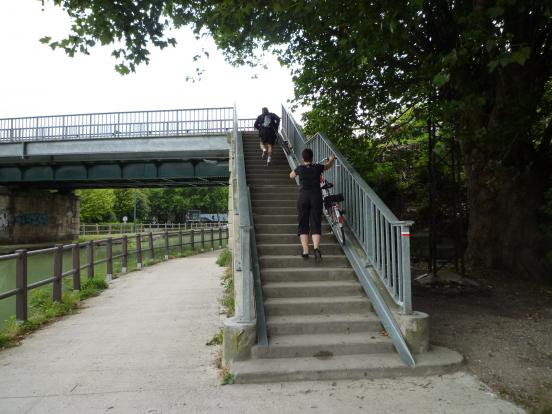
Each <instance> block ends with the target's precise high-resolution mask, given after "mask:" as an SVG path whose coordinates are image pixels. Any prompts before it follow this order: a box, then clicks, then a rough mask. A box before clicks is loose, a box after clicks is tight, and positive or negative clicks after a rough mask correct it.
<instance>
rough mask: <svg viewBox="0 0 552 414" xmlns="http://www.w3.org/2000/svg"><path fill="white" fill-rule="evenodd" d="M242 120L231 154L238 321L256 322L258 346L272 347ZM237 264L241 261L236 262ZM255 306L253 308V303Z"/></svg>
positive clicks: (236, 132)
mask: <svg viewBox="0 0 552 414" xmlns="http://www.w3.org/2000/svg"><path fill="white" fill-rule="evenodd" d="M238 130H239V126H238V119H237V117H235V119H234V129H233V131H232V145H231V150H232V153H233V158H234V164H233V165H234V171H233V174H234V176H235V178H236V191H237V206H236V207H237V211H236V213H237V214H236V216H237V218H238V220H239V251H240V254H239V257H236V255H233V258H234V260H235V262H234V270H238V271H241V275H242V281H241V285H242V294H241V296H240V297H237V298H236V301H237V302H238V301H239V302H240V303H239V306H236V309H238V310H241V314H238V315H237V316H238V318H239V319H240V320H241V321H243V322H251V321H252V320H253V319H255V321H256V324H257V344H258V345H261V346H267V345H268V334H267V328H266V320H265V314H264V303H263V296H262V287H261V275H260V266H259V261H258V255H257V244H256V240H255V228H254V226H253V213H252V210H251V195H250V193H249V187H248V186H247V179H246V175H245V159H244V154H243V141H242V135H241V133H239V131H238ZM236 260H239V261H238V262H236ZM252 298H253V299H254V304H255V306H254V307H253V306H252V303H251V299H252Z"/></svg>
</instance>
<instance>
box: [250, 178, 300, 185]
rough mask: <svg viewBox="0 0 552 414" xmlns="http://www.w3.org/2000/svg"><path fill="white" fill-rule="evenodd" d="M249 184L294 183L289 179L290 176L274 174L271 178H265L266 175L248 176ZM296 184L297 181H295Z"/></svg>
mask: <svg viewBox="0 0 552 414" xmlns="http://www.w3.org/2000/svg"><path fill="white" fill-rule="evenodd" d="M247 184H248V185H251V184H253V185H255V184H270V185H286V184H292V183H291V182H290V180H289V178H287V177H285V176H283V177H282V176H274V177H271V178H268V177H267V178H265V177H260V178H259V177H247ZM293 185H295V183H293Z"/></svg>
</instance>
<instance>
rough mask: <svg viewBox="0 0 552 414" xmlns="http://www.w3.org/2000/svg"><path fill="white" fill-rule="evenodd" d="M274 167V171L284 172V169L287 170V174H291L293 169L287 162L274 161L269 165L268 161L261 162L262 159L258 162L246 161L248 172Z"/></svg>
mask: <svg viewBox="0 0 552 414" xmlns="http://www.w3.org/2000/svg"><path fill="white" fill-rule="evenodd" d="M273 167H274V170H275V171H277V170H283V169H286V170H287V172H288V173H289V171H291V168H290V167H289V164H288V163H287V161H278V160H274V161H272V162H271V163H270V164H269V165H267V163H266V161H265V160H261V159H258V160H253V159H251V160H246V161H245V169H246V170H247V169H248V168H252V169H254V168H258V169H260V168H267V169H270V168H273Z"/></svg>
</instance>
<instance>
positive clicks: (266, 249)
mask: <svg viewBox="0 0 552 414" xmlns="http://www.w3.org/2000/svg"><path fill="white" fill-rule="evenodd" d="M257 251H258V252H259V255H261V256H264V255H271V256H279V255H288V256H293V255H296V254H300V253H302V252H303V249H302V248H301V245H300V244H299V238H296V240H295V243H290V244H276V243H270V244H267V243H263V244H261V243H257ZM320 251H321V252H322V255H323V256H325V255H326V254H331V255H338V254H342V253H343V250H341V246H340V245H339V244H338V243H337V242H335V243H322V244H321V245H320ZM309 253H310V254H314V250H313V247H312V246H309ZM309 260H310V259H309Z"/></svg>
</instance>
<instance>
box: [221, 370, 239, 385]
mask: <svg viewBox="0 0 552 414" xmlns="http://www.w3.org/2000/svg"><path fill="white" fill-rule="evenodd" d="M235 381H236V378H235V377H234V375H233V374H232V373H231V372H230V370H229V369H228V368H224V369H223V370H222V385H232V384H234V382H235Z"/></svg>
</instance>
